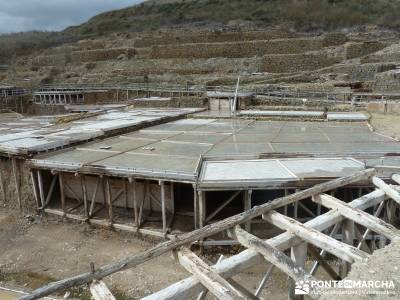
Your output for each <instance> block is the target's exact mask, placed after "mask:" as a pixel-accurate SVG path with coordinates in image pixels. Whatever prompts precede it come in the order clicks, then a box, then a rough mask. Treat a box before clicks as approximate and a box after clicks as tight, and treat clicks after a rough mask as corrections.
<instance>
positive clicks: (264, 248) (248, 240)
mask: <svg viewBox="0 0 400 300" xmlns="http://www.w3.org/2000/svg"><path fill="white" fill-rule="evenodd" d="M229 233H230V235H232V236H233V237H234V238H235V239H236V240H237V241H238V242H239V243H240V244H242V245H243V246H245V247H246V248H249V249H251V250H253V251H256V252H258V253H259V254H261V255H262V256H263V257H264V258H265V259H266V260H267V261H269V262H270V263H272V264H274V265H275V266H276V267H278V268H279V269H280V270H281V271H282V272H284V273H285V274H287V275H288V276H289V277H290V278H292V279H293V280H295V281H307V280H312V279H313V277H312V276H311V275H309V274H307V272H306V271H305V270H304V266H301V265H300V264H299V263H298V262H296V261H293V260H292V259H290V258H289V257H287V256H286V255H285V253H283V252H282V251H280V250H278V249H277V248H275V247H273V246H271V245H270V244H268V243H267V242H265V241H263V240H261V239H260V238H258V237H256V236H254V235H252V234H250V233H248V232H247V231H245V230H243V229H242V228H241V227H240V226H239V225H238V226H236V227H235V229H232V230H230V231H229ZM300 245H303V244H300ZM298 247H302V246H298ZM306 250H307V248H306ZM306 253H307V252H306ZM310 296H311V297H313V296H314V297H315V295H311V294H310ZM318 296H319V295H317V297H318Z"/></svg>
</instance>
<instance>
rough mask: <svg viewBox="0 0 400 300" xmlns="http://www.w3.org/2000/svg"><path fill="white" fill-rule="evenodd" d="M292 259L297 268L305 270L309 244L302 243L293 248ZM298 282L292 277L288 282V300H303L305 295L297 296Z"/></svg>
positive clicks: (291, 250) (291, 251)
mask: <svg viewBox="0 0 400 300" xmlns="http://www.w3.org/2000/svg"><path fill="white" fill-rule="evenodd" d="M290 257H291V259H292V261H293V262H294V263H295V264H296V266H297V267H301V268H302V269H303V270H305V267H306V259H307V243H300V244H298V245H294V246H292V248H291V249H290ZM304 272H305V271H304ZM307 274H308V273H307ZM309 275H310V274H309ZM310 276H311V275H310ZM296 281H298V280H295V279H293V278H292V277H290V278H289V280H288V298H289V299H291V300H303V299H304V296H303V295H296Z"/></svg>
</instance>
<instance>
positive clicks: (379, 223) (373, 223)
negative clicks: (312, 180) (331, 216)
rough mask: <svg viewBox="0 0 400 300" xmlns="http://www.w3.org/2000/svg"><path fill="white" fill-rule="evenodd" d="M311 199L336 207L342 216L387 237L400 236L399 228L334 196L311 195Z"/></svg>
mask: <svg viewBox="0 0 400 300" xmlns="http://www.w3.org/2000/svg"><path fill="white" fill-rule="evenodd" d="M313 201H315V202H317V203H320V204H322V205H323V206H325V207H328V208H330V209H337V210H338V211H339V212H340V213H341V214H342V215H343V216H344V217H346V218H348V219H350V220H352V221H354V222H356V223H357V224H360V225H362V226H365V227H367V228H369V229H371V230H372V231H375V232H376V233H379V234H381V235H383V236H385V237H387V238H389V239H391V240H392V239H395V238H400V230H398V229H397V228H396V227H394V226H393V225H390V224H388V223H386V222H384V221H383V220H381V219H379V218H377V217H374V216H372V215H370V214H368V213H366V212H364V211H362V210H359V209H356V208H353V207H351V206H350V205H349V204H347V203H345V202H343V201H341V200H339V199H337V198H334V197H332V196H329V195H326V194H322V195H319V196H315V197H313Z"/></svg>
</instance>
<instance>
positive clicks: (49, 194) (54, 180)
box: [41, 175, 58, 209]
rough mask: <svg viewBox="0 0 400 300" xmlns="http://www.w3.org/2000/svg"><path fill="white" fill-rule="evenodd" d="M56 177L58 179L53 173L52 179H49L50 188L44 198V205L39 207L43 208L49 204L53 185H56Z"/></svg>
mask: <svg viewBox="0 0 400 300" xmlns="http://www.w3.org/2000/svg"><path fill="white" fill-rule="evenodd" d="M57 179H58V175H54V176H53V179H52V180H51V184H50V188H49V191H48V193H47V196H46V200H45V202H44V206H43V207H41V209H43V208H45V207H47V205H49V203H50V199H51V196H52V195H53V191H54V187H55V186H56V182H57Z"/></svg>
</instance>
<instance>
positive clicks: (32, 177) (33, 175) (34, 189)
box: [0, 169, 40, 209]
mask: <svg viewBox="0 0 400 300" xmlns="http://www.w3.org/2000/svg"><path fill="white" fill-rule="evenodd" d="M1 173H2V170H1V169H0V177H1V176H2V174H1ZM30 175H31V182H32V188H33V195H34V196H35V202H36V208H37V209H39V208H40V195H39V188H38V185H37V182H36V178H35V173H34V172H33V171H32V170H31V171H30ZM1 180H3V179H2V178H0V182H1ZM3 188H4V189H5V186H3V185H2V187H1V189H2V191H3ZM4 192H5V190H4ZM3 198H4V202H5V201H6V196H5V194H4V195H3Z"/></svg>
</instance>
